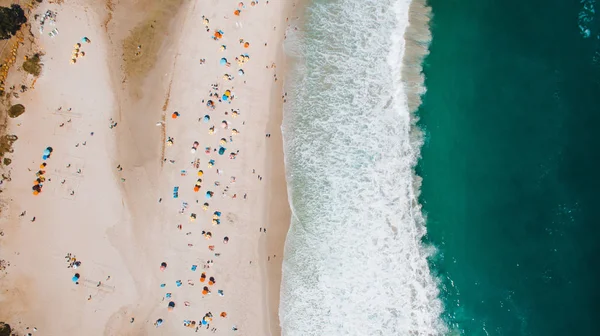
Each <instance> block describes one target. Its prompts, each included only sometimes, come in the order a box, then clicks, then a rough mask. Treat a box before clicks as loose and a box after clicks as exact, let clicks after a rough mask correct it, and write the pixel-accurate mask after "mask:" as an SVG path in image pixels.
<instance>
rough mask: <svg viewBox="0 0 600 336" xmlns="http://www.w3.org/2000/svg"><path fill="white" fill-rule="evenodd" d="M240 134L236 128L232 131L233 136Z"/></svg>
mask: <svg viewBox="0 0 600 336" xmlns="http://www.w3.org/2000/svg"><path fill="white" fill-rule="evenodd" d="M239 133H240V132H239V131H238V130H236V129H235V128H234V129H232V130H231V134H233V135H236V134H239Z"/></svg>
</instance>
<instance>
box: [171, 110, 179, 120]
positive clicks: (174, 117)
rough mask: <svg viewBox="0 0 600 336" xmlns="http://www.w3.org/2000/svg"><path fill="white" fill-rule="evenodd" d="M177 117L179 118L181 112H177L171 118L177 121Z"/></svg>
mask: <svg viewBox="0 0 600 336" xmlns="http://www.w3.org/2000/svg"><path fill="white" fill-rule="evenodd" d="M177 117H179V112H177V111H175V112H173V114H171V118H173V119H177Z"/></svg>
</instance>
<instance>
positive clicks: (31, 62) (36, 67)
mask: <svg viewBox="0 0 600 336" xmlns="http://www.w3.org/2000/svg"><path fill="white" fill-rule="evenodd" d="M40 56H41V55H40V54H35V55H33V56H32V57H29V58H28V59H27V60H26V61H25V62H23V70H25V71H26V72H28V73H30V74H32V75H34V76H36V77H37V76H39V75H40V73H42V64H41V61H42V60H41V59H40Z"/></svg>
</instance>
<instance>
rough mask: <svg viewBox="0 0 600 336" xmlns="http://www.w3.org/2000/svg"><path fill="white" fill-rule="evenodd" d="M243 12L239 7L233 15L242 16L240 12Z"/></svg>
mask: <svg viewBox="0 0 600 336" xmlns="http://www.w3.org/2000/svg"><path fill="white" fill-rule="evenodd" d="M241 12H242V11H241V10H239V9H236V10H235V11H234V12H233V15H235V16H240V13H241Z"/></svg>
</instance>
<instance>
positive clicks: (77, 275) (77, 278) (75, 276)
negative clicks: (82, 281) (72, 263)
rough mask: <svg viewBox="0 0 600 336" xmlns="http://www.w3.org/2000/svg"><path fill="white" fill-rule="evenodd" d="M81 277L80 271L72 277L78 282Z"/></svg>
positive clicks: (72, 279)
mask: <svg viewBox="0 0 600 336" xmlns="http://www.w3.org/2000/svg"><path fill="white" fill-rule="evenodd" d="M79 277H80V276H79V273H75V275H73V277H72V278H71V281H73V282H77V281H79Z"/></svg>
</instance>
